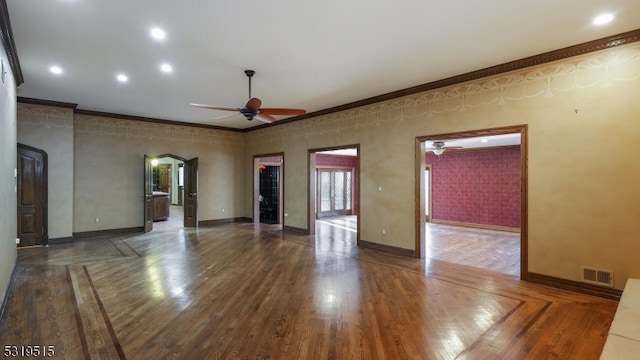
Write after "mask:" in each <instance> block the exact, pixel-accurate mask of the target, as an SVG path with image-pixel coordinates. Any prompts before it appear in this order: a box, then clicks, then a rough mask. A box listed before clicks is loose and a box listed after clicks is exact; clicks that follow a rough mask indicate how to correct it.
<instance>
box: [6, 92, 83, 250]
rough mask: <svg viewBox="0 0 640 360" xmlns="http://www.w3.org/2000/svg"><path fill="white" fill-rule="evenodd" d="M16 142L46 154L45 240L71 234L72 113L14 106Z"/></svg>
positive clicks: (41, 107)
mask: <svg viewBox="0 0 640 360" xmlns="http://www.w3.org/2000/svg"><path fill="white" fill-rule="evenodd" d="M18 142H19V143H22V144H25V145H29V146H32V147H35V148H38V149H40V150H44V151H45V152H46V153H47V174H48V176H47V179H48V189H47V190H48V191H47V193H48V207H49V218H48V229H49V238H50V239H56V238H65V237H71V236H72V234H73V221H72V219H73V109H65V108H57V107H49V106H36V105H29V104H23V103H20V104H18Z"/></svg>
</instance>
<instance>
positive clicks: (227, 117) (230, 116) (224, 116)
mask: <svg viewBox="0 0 640 360" xmlns="http://www.w3.org/2000/svg"><path fill="white" fill-rule="evenodd" d="M234 116H240V113H235V114H231V115H223V116H218V117H215V118H213V120H216V121H218V120H225V119H229V118H232V117H234Z"/></svg>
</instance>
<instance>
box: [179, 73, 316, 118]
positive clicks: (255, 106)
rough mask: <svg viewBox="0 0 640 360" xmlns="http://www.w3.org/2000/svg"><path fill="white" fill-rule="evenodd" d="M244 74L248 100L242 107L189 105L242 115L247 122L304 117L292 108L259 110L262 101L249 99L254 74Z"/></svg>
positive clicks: (300, 112) (300, 111)
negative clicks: (281, 117) (283, 117)
mask: <svg viewBox="0 0 640 360" xmlns="http://www.w3.org/2000/svg"><path fill="white" fill-rule="evenodd" d="M244 74H245V75H247V78H249V100H248V101H247V103H246V104H245V105H243V106H240V107H237V108H233V107H227V106H216V105H204V104H194V103H191V105H192V106H196V107H201V108H204V109H211V110H222V111H235V112H239V113H241V114H242V115H244V117H245V118H247V120H249V121H251V120H253V119H254V118H255V119H257V120H260V121H262V122H265V123H272V122H274V121H276V118H275V117H274V115H288V116H296V115H304V114H306V113H307V111H306V110H304V109H293V108H261V106H262V100H260V99H258V98H255V97H251V78H252V77H253V75H255V74H256V72H255V71H254V70H245V71H244Z"/></svg>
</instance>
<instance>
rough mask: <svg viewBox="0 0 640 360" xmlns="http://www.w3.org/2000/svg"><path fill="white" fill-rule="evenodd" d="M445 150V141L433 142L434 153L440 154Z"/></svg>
mask: <svg viewBox="0 0 640 360" xmlns="http://www.w3.org/2000/svg"><path fill="white" fill-rule="evenodd" d="M443 152H444V141H434V142H433V153H434V154H436V155H438V156H440V155H442V153H443Z"/></svg>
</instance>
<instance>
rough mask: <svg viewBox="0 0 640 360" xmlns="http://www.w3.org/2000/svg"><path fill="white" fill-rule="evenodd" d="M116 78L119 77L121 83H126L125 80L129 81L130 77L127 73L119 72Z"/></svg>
mask: <svg viewBox="0 0 640 360" xmlns="http://www.w3.org/2000/svg"><path fill="white" fill-rule="evenodd" d="M116 79H118V81H120V82H121V83H125V82H127V81H129V78H128V77H127V75H125V74H118V75H117V76H116Z"/></svg>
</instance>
